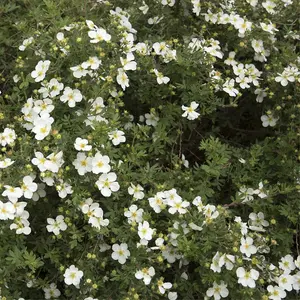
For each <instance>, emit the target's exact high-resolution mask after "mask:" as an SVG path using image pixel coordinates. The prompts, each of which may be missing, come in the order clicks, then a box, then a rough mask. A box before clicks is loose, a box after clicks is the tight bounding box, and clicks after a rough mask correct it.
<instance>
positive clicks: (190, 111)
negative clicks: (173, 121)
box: [181, 101, 200, 120]
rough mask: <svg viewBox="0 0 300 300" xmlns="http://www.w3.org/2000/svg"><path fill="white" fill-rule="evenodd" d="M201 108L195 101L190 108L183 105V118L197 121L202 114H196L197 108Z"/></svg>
mask: <svg viewBox="0 0 300 300" xmlns="http://www.w3.org/2000/svg"><path fill="white" fill-rule="evenodd" d="M198 106H199V104H198V103H196V102H195V101H193V102H192V103H191V104H190V106H184V105H182V106H181V108H182V110H183V111H184V113H183V114H182V116H183V117H186V118H187V119H188V120H195V119H197V118H198V117H199V116H200V114H199V113H197V112H196V109H197V107H198Z"/></svg>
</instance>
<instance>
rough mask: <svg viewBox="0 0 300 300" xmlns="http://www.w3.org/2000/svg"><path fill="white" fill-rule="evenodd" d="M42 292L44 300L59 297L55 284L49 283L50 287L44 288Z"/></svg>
mask: <svg viewBox="0 0 300 300" xmlns="http://www.w3.org/2000/svg"><path fill="white" fill-rule="evenodd" d="M43 291H44V292H45V299H51V298H58V297H59V296H60V295H61V292H60V290H59V289H58V288H57V286H56V284H55V283H51V284H50V286H49V287H48V288H44V289H43Z"/></svg>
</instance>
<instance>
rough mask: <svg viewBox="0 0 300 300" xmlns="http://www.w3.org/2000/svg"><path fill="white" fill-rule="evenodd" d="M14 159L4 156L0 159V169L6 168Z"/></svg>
mask: <svg viewBox="0 0 300 300" xmlns="http://www.w3.org/2000/svg"><path fill="white" fill-rule="evenodd" d="M14 162H15V161H13V160H11V159H10V158H5V159H4V160H0V169H6V168H8V167H9V166H11V165H12V164H13V163H14Z"/></svg>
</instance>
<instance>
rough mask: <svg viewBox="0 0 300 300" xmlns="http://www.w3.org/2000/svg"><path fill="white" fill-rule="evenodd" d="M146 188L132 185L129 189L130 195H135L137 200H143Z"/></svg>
mask: <svg viewBox="0 0 300 300" xmlns="http://www.w3.org/2000/svg"><path fill="white" fill-rule="evenodd" d="M143 190H144V188H143V187H142V186H141V185H139V184H138V185H134V184H133V183H130V187H129V188H128V194H129V195H133V197H134V198H135V199H138V200H140V199H143V198H144V196H145V194H144V193H143Z"/></svg>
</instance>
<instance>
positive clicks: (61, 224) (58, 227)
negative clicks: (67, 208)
mask: <svg viewBox="0 0 300 300" xmlns="http://www.w3.org/2000/svg"><path fill="white" fill-rule="evenodd" d="M47 222H48V224H49V225H47V230H48V232H53V233H54V234H55V235H59V233H60V231H65V230H66V229H67V227H68V226H67V224H66V223H65V221H64V216H62V215H59V216H57V217H56V219H55V220H54V219H52V218H47Z"/></svg>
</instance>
